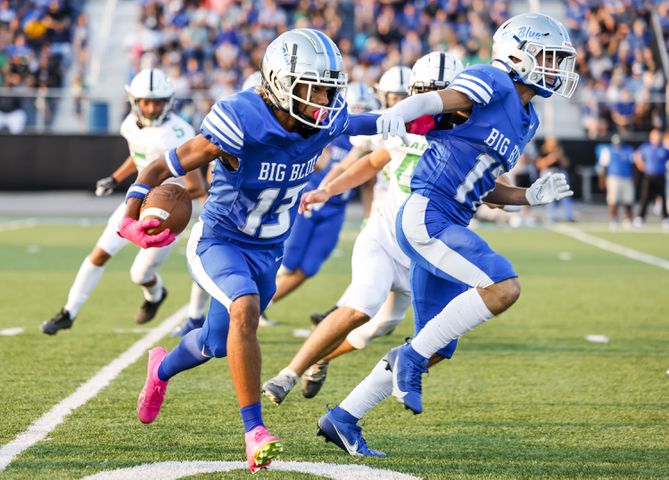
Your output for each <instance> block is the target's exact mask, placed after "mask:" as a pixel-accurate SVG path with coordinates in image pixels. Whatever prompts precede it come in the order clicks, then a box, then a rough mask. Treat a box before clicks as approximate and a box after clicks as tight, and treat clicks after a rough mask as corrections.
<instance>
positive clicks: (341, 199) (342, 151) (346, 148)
mask: <svg viewBox="0 0 669 480" xmlns="http://www.w3.org/2000/svg"><path fill="white" fill-rule="evenodd" d="M328 148H329V150H330V162H329V163H328V165H327V167H325V168H324V169H323V170H319V171H318V172H316V173H314V174H313V176H312V177H311V180H310V181H309V185H308V186H307V190H315V189H317V188H318V187H319V186H320V184H321V182H322V181H323V179H324V178H325V176H326V175H327V174H328V173H329V172H330V170H331V169H332V167H334V166H335V165H337V164H338V163H341V161H342V160H344V158H346V155H348V152H350V151H351V148H353V145H351V141H350V140H349V136H348V135H340V136H339V137H337V138H336V139H335V140H334V141H333V142H332V143H331V144H330V146H329V147H328ZM350 198H351V191H350V190H347V191H345V192H343V193H340V194H339V195H335V196H333V197H330V200H328V202H327V204H328V205H329V206H338V207H343V206H345V205H346V204H347V203H348V201H349V199H350Z"/></svg>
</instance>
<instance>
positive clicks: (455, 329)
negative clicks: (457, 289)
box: [411, 288, 494, 358]
mask: <svg viewBox="0 0 669 480" xmlns="http://www.w3.org/2000/svg"><path fill="white" fill-rule="evenodd" d="M492 317H494V315H493V314H492V313H491V312H490V310H488V307H486V304H485V303H484V302H483V299H482V298H481V294H480V293H479V292H478V290H477V289H476V288H470V289H469V290H467V291H466V292H464V293H461V294H460V295H458V296H457V297H455V298H454V299H453V300H451V301H450V303H449V304H448V305H446V306H445V307H444V309H443V310H442V311H441V312H439V313H438V314H437V315H436V316H435V317H434V318H433V319H432V320H430V321H429V322H427V325H425V327H424V328H423V329H422V330H421V331H420V333H419V334H418V335H416V336H415V337H414V339H413V340H411V346H412V347H413V349H414V350H415V351H416V352H418V353H419V354H420V355H421V356H423V357H425V358H430V357H431V356H432V355H434V354H435V353H437V350H439V349H440V348H442V347H444V346H446V345H447V344H448V343H449V342H450V341H451V340H454V339H456V338H459V337H461V336H463V335H464V334H465V333H467V332H468V331H470V330H471V329H473V328H476V327H478V326H479V325H481V324H482V323H485V322H486V321H487V320H490V319H491V318H492Z"/></svg>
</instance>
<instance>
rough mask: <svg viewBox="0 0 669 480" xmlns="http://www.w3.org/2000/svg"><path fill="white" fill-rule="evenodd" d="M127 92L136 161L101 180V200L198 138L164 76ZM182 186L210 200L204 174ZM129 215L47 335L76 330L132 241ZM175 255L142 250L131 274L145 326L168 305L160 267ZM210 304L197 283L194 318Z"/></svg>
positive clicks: (45, 328) (88, 264)
mask: <svg viewBox="0 0 669 480" xmlns="http://www.w3.org/2000/svg"><path fill="white" fill-rule="evenodd" d="M125 88H126V92H127V93H128V100H129V101H130V107H131V111H130V113H129V114H128V116H127V117H126V118H125V120H124V121H123V123H122V124H121V135H122V136H123V138H125V140H126V141H127V142H128V148H129V150H130V155H129V156H128V158H127V159H126V160H125V162H123V164H122V165H121V166H120V167H119V168H117V169H116V170H115V171H114V173H112V174H111V175H110V176H109V177H105V178H102V179H100V180H98V182H97V184H96V189H95V194H96V195H97V196H99V197H100V196H105V195H109V194H111V193H112V192H113V191H114V188H115V187H116V186H117V185H118V184H119V183H121V182H122V181H123V180H125V179H126V178H128V177H129V176H130V175H133V174H135V173H141V171H142V169H143V168H144V167H146V165H148V163H149V162H150V161H151V159H153V158H155V157H157V156H159V155H161V154H162V153H163V152H165V151H167V150H170V149H173V148H176V147H178V146H179V145H181V144H182V143H184V142H185V141H187V140H189V139H190V138H192V137H193V136H194V135H195V132H194V131H193V128H192V127H191V126H190V125H189V124H188V123H187V122H186V121H184V120H183V119H181V118H180V117H179V116H178V115H176V114H175V113H173V112H172V111H171V110H172V103H173V102H174V88H173V87H172V84H171V82H170V80H169V79H168V78H167V76H166V75H165V74H164V73H163V72H162V71H161V70H157V69H146V70H142V71H141V72H139V73H138V74H137V75H136V76H135V77H134V78H133V79H132V81H131V82H130V85H126V87H125ZM179 182H183V183H184V184H185V186H186V187H187V188H188V191H189V193H190V194H191V196H192V197H193V198H199V197H204V196H205V195H206V188H205V185H204V180H203V178H202V175H201V174H200V173H199V172H196V171H194V172H191V173H189V174H188V175H186V176H185V177H184V179H183V181H182V180H179ZM123 212H125V203H121V204H120V205H119V206H118V208H117V209H116V210H115V211H114V213H113V214H112V216H111V217H110V218H109V221H108V222H107V227H106V228H105V230H104V232H103V233H102V235H101V236H100V239H99V240H98V242H97V244H96V245H95V248H93V251H92V252H91V253H90V254H89V255H88V256H87V257H86V258H85V259H84V261H83V263H82V264H81V267H79V272H78V273H77V276H76V278H75V280H74V283H73V284H72V287H71V288H70V293H69V295H68V297H67V302H66V303H65V306H64V307H63V308H61V310H60V311H59V312H58V313H57V314H56V315H55V316H54V317H53V318H52V319H50V320H49V321H46V322H44V323H43V324H42V332H44V333H46V334H47V335H55V334H56V333H58V330H62V329H68V328H71V327H72V324H73V322H74V319H75V318H76V317H77V315H78V314H79V310H80V309H81V307H82V306H83V305H84V303H85V302H86V300H87V299H88V297H89V295H90V294H91V293H92V292H93V290H94V289H95V287H96V286H97V285H98V283H99V282H100V279H101V278H102V274H103V272H104V269H105V265H106V263H107V261H109V259H110V258H111V257H113V256H114V255H116V254H117V253H118V252H119V251H120V250H121V249H122V248H123V247H124V246H126V245H127V244H128V241H127V240H126V239H124V238H121V237H119V236H118V235H117V233H116V232H117V230H118V225H119V222H120V221H121V219H122V218H123ZM172 249H173V245H170V246H166V247H163V248H151V249H148V250H140V251H139V253H138V254H137V257H135V261H134V263H133V264H132V267H131V268H130V279H131V280H132V282H133V283H136V284H137V285H140V286H141V287H142V289H143V292H144V303H143V304H142V306H141V307H140V309H139V311H138V312H137V315H136V317H135V321H136V322H137V323H139V324H143V323H146V322H148V321H150V320H151V319H153V318H154V317H155V315H156V313H157V312H158V307H160V305H161V304H162V303H163V302H164V301H165V298H166V296H167V290H166V289H165V287H164V286H163V281H162V279H161V277H160V275H159V274H158V267H159V266H160V265H161V264H162V263H163V262H164V261H165V260H166V259H167V257H168V255H169V254H170V252H171V251H172ZM208 300H209V296H208V295H207V294H206V292H204V291H203V290H202V289H201V288H200V287H199V286H198V285H197V284H195V283H193V287H192V289H191V301H190V305H189V310H188V314H189V317H190V318H192V319H196V318H200V317H203V316H204V312H205V311H206V303H207V301H208Z"/></svg>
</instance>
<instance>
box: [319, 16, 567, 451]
mask: <svg viewBox="0 0 669 480" xmlns="http://www.w3.org/2000/svg"><path fill="white" fill-rule="evenodd" d="M575 57H576V51H575V50H574V48H573V47H572V45H571V43H570V41H569V34H568V33H567V31H566V29H565V28H564V27H563V26H562V25H561V24H560V23H558V22H556V21H555V20H553V19H552V18H550V17H548V16H545V15H540V14H522V15H518V16H516V17H513V18H511V19H509V20H508V21H507V22H505V23H504V24H503V25H502V26H500V27H499V29H498V30H497V32H496V33H495V35H494V36H493V54H492V58H493V61H492V64H490V65H475V66H471V67H468V68H466V69H465V70H464V71H463V72H462V73H461V74H460V75H458V76H457V77H456V78H455V80H454V81H453V83H451V85H450V86H449V87H448V88H446V89H444V90H439V91H436V92H429V93H426V94H422V95H416V96H414V97H411V98H408V99H407V100H405V101H403V102H400V103H398V104H397V105H396V106H395V107H394V108H392V109H390V110H389V111H387V112H385V113H384V114H383V115H382V116H381V117H380V118H379V121H378V125H379V131H380V132H382V133H383V135H384V136H387V135H388V134H390V135H394V136H400V137H401V138H403V139H404V141H405V142H409V141H410V138H409V137H408V134H407V131H406V128H405V123H406V122H410V121H412V120H413V119H416V118H420V117H422V116H424V115H438V114H444V113H451V112H457V111H466V110H469V111H470V112H471V114H470V116H469V118H468V120H467V121H466V122H465V123H463V124H462V125H459V126H458V127H457V128H454V129H451V130H433V131H432V132H430V133H429V134H428V135H427V138H428V140H429V141H430V148H429V149H428V150H427V151H426V152H425V153H424V154H423V155H422V157H421V159H420V160H419V162H418V165H417V167H416V170H415V172H414V175H413V178H412V180H411V192H412V193H411V195H410V196H409V198H408V199H407V200H406V202H405V203H404V205H403V206H402V209H401V210H400V213H399V215H398V218H397V238H398V241H399V244H400V246H401V247H402V250H403V251H404V252H405V253H406V254H407V255H408V256H409V258H410V259H411V287H412V292H413V294H414V298H413V305H414V318H415V322H416V335H415V336H414V338H413V340H412V341H411V343H407V344H405V345H403V346H400V347H397V348H395V349H393V350H391V351H390V352H389V353H388V354H387V355H386V356H385V357H384V358H383V359H382V360H381V361H380V362H379V363H378V364H377V365H376V366H375V367H374V369H373V370H372V372H371V373H370V374H369V376H368V377H367V378H365V379H364V380H363V381H362V382H361V383H360V384H359V385H358V386H357V387H356V388H355V389H354V390H353V391H352V392H351V394H349V396H348V397H347V398H346V399H345V400H344V401H343V402H342V403H341V404H340V405H338V406H336V407H335V408H334V409H332V410H330V411H329V412H328V413H326V414H325V415H323V416H322V417H321V418H320V419H319V421H318V424H319V429H320V432H321V433H322V434H324V435H325V436H326V438H328V439H330V440H332V441H333V442H334V443H335V444H337V445H338V446H339V447H340V448H342V449H344V450H345V451H347V452H349V453H353V452H351V449H350V448H347V446H348V445H351V444H354V442H356V441H357V442H359V443H364V439H363V437H362V431H361V428H360V427H359V426H358V425H357V422H358V420H359V419H360V418H361V417H362V416H363V415H364V414H365V413H367V412H368V411H369V410H371V409H372V408H373V407H374V406H376V405H377V404H378V403H379V402H381V401H382V400H383V399H385V398H386V397H388V396H389V395H390V394H391V393H392V395H394V396H395V397H396V398H397V399H398V400H399V401H400V402H402V403H403V404H404V405H405V407H406V408H408V409H410V410H411V411H413V412H414V413H421V412H422V411H423V405H422V399H421V375H422V374H423V373H424V372H426V371H427V368H428V367H429V366H431V365H432V364H434V363H437V361H439V360H440V359H441V358H440V354H439V352H440V351H441V350H442V349H443V348H444V347H445V346H447V345H448V344H449V343H450V342H453V341H454V340H456V339H458V338H459V337H461V336H462V335H464V334H465V333H467V332H468V331H470V330H472V329H473V328H475V327H477V326H478V325H481V324H482V323H484V322H485V321H487V320H489V319H490V318H492V317H493V316H495V315H499V314H500V313H502V312H503V311H505V310H506V309H507V308H509V307H510V306H511V305H512V304H513V303H514V302H515V301H516V300H517V299H518V296H519V295H520V284H519V283H518V280H517V277H518V275H517V274H516V273H515V272H514V270H513V268H512V267H511V264H510V263H509V261H508V260H507V259H506V258H504V257H502V256H501V255H499V254H498V253H496V252H494V251H493V250H492V249H491V248H490V247H489V246H488V244H487V243H486V242H485V241H484V240H483V239H482V238H480V237H479V236H478V235H477V234H476V233H474V232H473V231H471V230H469V229H467V224H468V222H469V221H470V219H471V218H472V216H473V215H474V213H475V212H476V209H477V208H478V206H479V205H480V204H481V202H482V201H483V199H484V198H485V200H486V201H489V202H491V203H494V204H499V205H506V204H511V205H540V204H545V203H548V202H551V201H554V200H559V199H561V198H564V197H567V196H570V195H572V194H573V192H572V191H571V190H570V189H569V185H568V184H567V182H566V180H565V178H564V176H563V175H561V174H553V175H549V176H546V177H543V178H541V179H539V180H537V181H536V182H535V183H534V184H532V185H531V186H530V187H529V188H527V189H525V188H518V187H512V186H509V185H507V184H500V183H499V182H496V180H497V178H498V177H499V176H500V175H502V174H503V173H504V172H505V171H508V170H509V169H510V168H512V167H513V165H514V164H515V162H516V161H517V160H518V157H519V156H520V154H521V153H522V151H523V148H524V147H525V145H526V144H527V142H528V141H529V140H530V139H531V138H532V136H533V135H534V133H535V132H536V129H537V126H538V119H537V115H536V113H535V111H534V108H533V107H532V104H531V103H530V100H531V99H532V98H533V97H534V96H535V95H539V96H542V97H550V96H551V95H553V94H558V95H561V96H565V97H567V98H568V97H570V96H571V95H572V94H573V92H574V89H575V88H576V85H577V82H578V75H577V74H576V73H575V72H574V66H575ZM458 290H461V291H462V293H459V294H455V295H454V292H457V291H458Z"/></svg>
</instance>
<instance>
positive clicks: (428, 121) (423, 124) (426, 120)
mask: <svg viewBox="0 0 669 480" xmlns="http://www.w3.org/2000/svg"><path fill="white" fill-rule="evenodd" d="M434 125H435V122H434V118H433V117H432V115H423V116H422V117H418V118H417V119H415V120H413V121H412V122H411V123H410V124H409V129H408V130H407V133H414V134H416V135H425V134H427V132H429V131H430V130H432V129H433V128H434Z"/></svg>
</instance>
